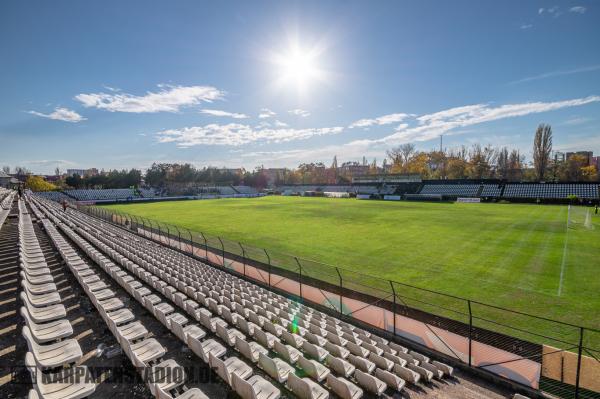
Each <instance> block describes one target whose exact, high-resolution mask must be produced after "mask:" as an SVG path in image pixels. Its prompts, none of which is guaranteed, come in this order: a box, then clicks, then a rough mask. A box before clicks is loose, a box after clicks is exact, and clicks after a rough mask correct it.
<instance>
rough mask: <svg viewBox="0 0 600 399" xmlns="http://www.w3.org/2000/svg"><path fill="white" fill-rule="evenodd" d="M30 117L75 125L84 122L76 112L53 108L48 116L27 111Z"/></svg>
mask: <svg viewBox="0 0 600 399" xmlns="http://www.w3.org/2000/svg"><path fill="white" fill-rule="evenodd" d="M27 112H28V113H29V114H31V115H35V116H40V117H42V118H48V119H54V120H56V121H64V122H71V123H77V122H81V121H84V120H86V118H84V117H83V116H81V115H79V114H78V113H77V112H75V111H73V110H70V109H68V108H61V107H58V108H55V109H54V112H51V113H49V114H43V113H41V112H37V111H27Z"/></svg>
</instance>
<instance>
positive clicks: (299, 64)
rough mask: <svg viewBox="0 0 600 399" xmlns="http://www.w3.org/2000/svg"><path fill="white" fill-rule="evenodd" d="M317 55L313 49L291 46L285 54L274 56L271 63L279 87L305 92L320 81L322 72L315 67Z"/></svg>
mask: <svg viewBox="0 0 600 399" xmlns="http://www.w3.org/2000/svg"><path fill="white" fill-rule="evenodd" d="M318 53H319V52H318V51H316V50H315V49H311V50H307V49H304V48H302V47H300V46H298V45H292V46H291V47H290V48H289V49H288V50H287V51H286V52H284V53H280V54H277V55H275V56H274V57H273V61H274V63H275V65H276V67H277V69H278V73H279V79H278V83H279V85H281V86H287V87H290V86H292V87H295V88H296V90H297V91H298V92H305V91H307V89H308V88H309V87H310V85H311V84H312V83H314V82H315V81H317V80H322V79H323V77H324V72H323V71H322V70H320V69H319V66H318V65H317V61H318V60H317V57H318V55H319V54H318Z"/></svg>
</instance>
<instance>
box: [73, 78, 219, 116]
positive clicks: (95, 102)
mask: <svg viewBox="0 0 600 399" xmlns="http://www.w3.org/2000/svg"><path fill="white" fill-rule="evenodd" d="M158 87H159V89H160V90H159V91H158V92H150V91H149V92H147V93H146V94H145V95H142V96H136V95H133V94H128V93H120V92H119V93H117V92H114V91H112V90H111V91H112V93H89V94H83V93H82V94H78V95H76V96H75V99H76V100H77V101H80V102H81V103H82V104H83V105H84V106H85V107H91V108H98V109H103V110H107V111H111V112H132V113H147V112H148V113H153V112H178V111H179V110H180V109H181V108H183V107H189V106H192V105H197V104H200V103H202V102H208V103H210V102H212V101H214V100H220V99H222V98H223V96H224V95H225V93H224V92H223V91H221V90H218V89H216V88H214V87H211V86H172V85H165V84H161V85H158Z"/></svg>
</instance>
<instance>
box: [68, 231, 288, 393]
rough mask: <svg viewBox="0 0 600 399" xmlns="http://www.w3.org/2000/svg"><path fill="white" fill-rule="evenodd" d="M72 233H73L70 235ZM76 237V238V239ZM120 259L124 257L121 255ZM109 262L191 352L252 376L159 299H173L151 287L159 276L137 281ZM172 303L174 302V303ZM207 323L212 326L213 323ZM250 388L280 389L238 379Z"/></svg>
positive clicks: (91, 239)
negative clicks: (162, 297)
mask: <svg viewBox="0 0 600 399" xmlns="http://www.w3.org/2000/svg"><path fill="white" fill-rule="evenodd" d="M69 235H70V236H71V234H69ZM72 238H73V237H72ZM86 238H87V241H88V242H93V243H94V244H95V245H96V246H98V247H100V248H103V249H104V250H105V252H107V253H109V254H112V255H113V257H114V256H116V255H115V251H114V249H111V248H110V247H108V246H107V245H106V244H103V243H101V242H99V241H98V240H97V239H96V238H94V237H92V236H87V237H86ZM75 240H77V239H76V238H75ZM76 242H77V241H76ZM84 245H89V244H84ZM115 259H117V258H115ZM120 259H121V260H123V259H124V258H123V257H122V256H121V258H120ZM99 264H101V265H106V261H101V262H99ZM110 264H111V265H112V266H111V268H113V269H111V270H107V272H109V273H112V274H113V275H114V276H115V277H116V279H117V280H118V281H119V282H121V283H122V284H123V285H124V288H126V289H127V290H128V291H130V292H132V294H133V295H134V297H135V298H136V299H138V300H139V301H140V303H142V304H143V305H144V306H145V307H146V308H147V309H148V310H150V311H151V312H152V313H153V314H154V315H155V316H156V317H157V319H158V320H160V321H161V322H162V323H163V324H164V325H165V326H166V327H167V328H169V329H170V330H171V331H172V332H173V333H174V334H175V335H176V336H178V337H179V338H180V339H181V340H182V341H183V342H185V343H187V344H188V346H189V347H190V348H191V349H192V351H193V352H194V353H195V354H197V355H198V356H199V357H200V358H201V359H203V360H204V361H205V362H206V363H207V364H208V363H209V362H210V364H211V365H213V364H220V363H219V362H220V361H222V362H223V364H224V366H225V367H226V368H227V370H232V369H233V368H235V369H240V370H242V369H243V370H246V371H244V372H243V373H242V375H243V376H244V377H250V374H252V372H251V371H252V368H251V367H250V366H248V365H245V366H244V364H245V363H244V362H243V361H241V360H239V359H238V358H235V357H229V358H227V359H224V360H221V359H220V358H221V357H223V355H224V354H225V352H226V350H225V347H224V346H223V345H222V344H221V343H220V342H219V341H217V340H215V339H210V338H209V337H207V333H206V331H205V330H203V329H202V328H200V327H199V326H198V325H196V324H190V323H189V320H188V318H186V317H185V316H183V315H182V314H180V313H176V314H175V313H174V307H173V306H171V305H170V304H169V303H168V302H166V301H160V297H159V296H158V295H156V293H160V294H161V295H164V296H166V297H167V298H169V299H170V300H172V299H173V298H172V294H173V293H172V292H165V291H164V290H159V289H158V290H157V288H156V287H152V286H151V285H150V284H151V283H152V281H154V282H155V281H157V280H156V279H154V280H152V281H150V280H148V279H147V278H146V280H144V279H143V277H147V275H144V276H141V275H137V277H138V278H140V280H137V279H136V278H135V277H134V276H133V275H129V274H127V273H126V272H125V271H124V270H123V269H119V270H120V272H121V273H118V274H115V269H114V268H115V267H116V268H118V267H117V266H116V265H115V264H112V263H110ZM126 270H129V269H126ZM129 271H132V270H129ZM132 272H133V271H132ZM141 281H144V282H146V283H148V284H149V285H146V286H142V283H141ZM161 287H162V285H161ZM155 292H156V293H155ZM172 303H173V304H175V303H174V302H172ZM197 306H199V305H198V304H196V307H197ZM196 307H193V309H196ZM196 319H197V320H199V317H198V316H197V315H196ZM206 324H207V323H205V325H206ZM208 325H209V326H210V324H208ZM209 331H210V330H209ZM209 334H213V335H214V336H215V337H218V334H215V330H214V329H213V330H212V331H210V332H209ZM211 359H212V361H211ZM217 372H218V371H217ZM248 372H250V373H248ZM218 374H219V375H221V376H223V375H224V374H223V373H219V372H218ZM227 375H229V374H227ZM238 376H239V375H238ZM225 381H228V382H229V383H230V385H232V384H233V382H231V381H233V379H232V378H231V376H230V378H229V380H228V379H225ZM250 388H252V389H251V391H252V392H254V394H256V395H258V396H256V397H260V398H273V399H274V398H276V397H278V396H279V390H278V389H277V388H275V387H272V386H271V385H270V383H269V382H268V381H266V380H264V379H263V378H262V377H260V376H258V375H255V376H252V377H250V378H249V379H248V380H246V379H243V380H242V381H237V383H236V390H237V391H238V393H240V392H249V389H250ZM267 391H268V392H271V394H269V395H266V392H267ZM240 395H242V393H240ZM161 397H162V396H161Z"/></svg>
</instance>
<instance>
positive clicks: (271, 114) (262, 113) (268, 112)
mask: <svg viewBox="0 0 600 399" xmlns="http://www.w3.org/2000/svg"><path fill="white" fill-rule="evenodd" d="M275 115H277V114H276V113H275V112H273V111H271V110H270V109H269V108H262V109H261V110H260V113H259V114H258V117H259V118H260V119H266V118H272V117H274V116H275Z"/></svg>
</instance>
